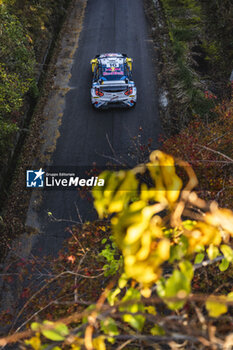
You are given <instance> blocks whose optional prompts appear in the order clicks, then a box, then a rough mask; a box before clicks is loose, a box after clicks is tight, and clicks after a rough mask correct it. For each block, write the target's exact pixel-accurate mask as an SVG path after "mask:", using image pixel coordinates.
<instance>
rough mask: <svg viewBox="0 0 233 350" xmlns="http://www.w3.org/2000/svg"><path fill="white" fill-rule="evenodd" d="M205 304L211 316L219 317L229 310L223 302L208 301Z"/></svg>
mask: <svg viewBox="0 0 233 350" xmlns="http://www.w3.org/2000/svg"><path fill="white" fill-rule="evenodd" d="M205 305H206V309H207V310H208V312H209V316H211V317H218V316H220V315H222V314H225V313H226V312H227V307H226V305H225V304H223V303H219V302H215V301H207V302H206V304H205Z"/></svg>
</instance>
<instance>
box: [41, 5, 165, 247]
mask: <svg viewBox="0 0 233 350" xmlns="http://www.w3.org/2000/svg"><path fill="white" fill-rule="evenodd" d="M104 52H122V53H126V54H128V55H129V56H130V57H132V58H133V60H134V65H133V78H134V80H135V82H136V85H137V88H138V102H137V106H136V108H135V109H133V110H119V109H115V110H107V111H103V112H100V111H95V110H93V109H92V106H91V103H90V86H91V69H90V63H89V62H90V60H91V59H92V58H93V57H94V56H95V55H96V54H98V53H104ZM70 87H71V90H70V91H69V92H68V94H67V95H66V107H65V111H64V115H63V119H62V125H61V127H60V130H59V131H60V137H59V139H58V141H57V147H56V150H55V152H54V154H53V157H52V163H53V165H56V166H58V165H59V166H71V165H73V166H80V167H81V166H90V165H92V163H93V162H96V163H97V165H104V164H105V163H106V162H107V159H106V157H105V156H106V155H110V156H112V150H111V147H110V146H109V142H108V140H107V139H109V141H110V143H111V145H112V147H113V149H114V151H115V152H116V154H117V155H118V156H120V155H121V156H124V157H126V158H127V154H128V150H129V147H130V144H131V140H130V138H131V137H133V136H136V135H138V132H139V128H140V127H142V129H143V132H142V143H143V142H147V140H148V139H149V138H152V139H153V147H154V148H155V147H156V146H157V139H158V135H159V133H160V132H161V130H160V122H159V117H158V102H157V89H156V76H155V57H154V49H153V46H152V40H151V38H150V32H149V28H148V24H147V20H146V17H145V13H144V7H143V0H88V3H87V7H86V12H85V18H84V23H83V30H82V32H81V36H80V40H79V47H78V49H77V52H76V54H75V61H74V65H73V68H72V77H71V79H70ZM80 169H81V168H80ZM76 206H78V208H79V210H80V213H81V215H82V217H84V218H88V216H89V215H90V214H89V212H88V206H87V204H86V203H83V202H82V201H81V200H80V198H79V197H78V194H77V192H76V191H56V192H55V191H52V192H47V193H46V195H45V199H44V202H43V205H42V207H43V208H42V210H41V213H39V214H38V218H39V221H40V225H41V228H42V231H43V232H44V234H42V235H40V238H39V241H38V242H37V244H35V252H36V251H37V252H38V248H41V249H42V251H43V253H44V254H46V253H56V251H57V249H58V248H59V246H60V245H61V243H62V241H63V240H64V238H65V233H64V225H67V223H66V224H64V225H63V226H62V225H61V224H60V223H47V220H46V211H51V212H52V213H53V214H54V216H56V217H57V218H59V219H73V220H79V219H78V217H77V211H76ZM89 217H90V216H89Z"/></svg>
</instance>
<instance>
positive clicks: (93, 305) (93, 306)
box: [82, 304, 96, 323]
mask: <svg viewBox="0 0 233 350" xmlns="http://www.w3.org/2000/svg"><path fill="white" fill-rule="evenodd" d="M95 308H96V306H95V304H91V305H89V306H88V307H87V308H86V309H85V311H92V310H95ZM87 321H88V317H87V316H84V317H83V318H82V322H83V323H87Z"/></svg>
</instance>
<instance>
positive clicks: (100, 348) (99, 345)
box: [92, 335, 106, 350]
mask: <svg viewBox="0 0 233 350" xmlns="http://www.w3.org/2000/svg"><path fill="white" fill-rule="evenodd" d="M104 340H105V337H104V336H102V335H101V336H99V337H97V338H95V339H93V341H92V344H93V346H94V349H96V350H106V346H105V342H104Z"/></svg>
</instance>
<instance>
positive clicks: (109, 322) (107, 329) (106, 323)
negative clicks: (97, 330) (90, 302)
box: [100, 317, 119, 337]
mask: <svg viewBox="0 0 233 350" xmlns="http://www.w3.org/2000/svg"><path fill="white" fill-rule="evenodd" d="M100 325H101V330H102V331H103V332H104V333H105V334H107V335H109V336H110V337H111V336H114V335H118V334H119V331H118V328H117V325H116V322H115V321H114V319H113V318H111V317H108V318H106V319H104V320H102V321H100Z"/></svg>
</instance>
